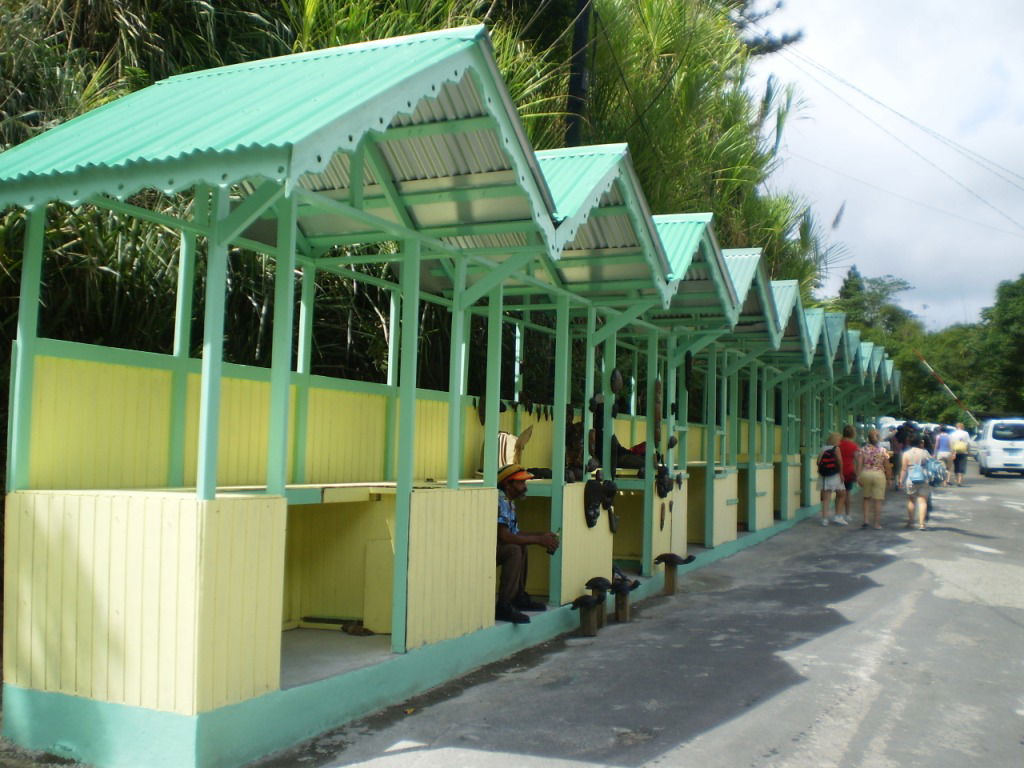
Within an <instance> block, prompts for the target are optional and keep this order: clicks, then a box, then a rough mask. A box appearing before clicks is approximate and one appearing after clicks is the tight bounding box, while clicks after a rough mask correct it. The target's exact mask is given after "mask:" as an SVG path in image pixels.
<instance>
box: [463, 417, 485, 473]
mask: <svg viewBox="0 0 1024 768" xmlns="http://www.w3.org/2000/svg"><path fill="white" fill-rule="evenodd" d="M462 424H463V429H462V476H463V477H477V472H478V471H479V470H480V469H481V458H482V456H483V454H482V453H481V450H480V449H481V446H482V445H483V442H484V428H483V425H482V424H481V423H480V417H479V416H478V415H477V412H476V408H474V407H472V406H466V407H465V409H464V410H463V413H462Z"/></svg>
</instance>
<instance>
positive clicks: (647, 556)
mask: <svg viewBox="0 0 1024 768" xmlns="http://www.w3.org/2000/svg"><path fill="white" fill-rule="evenodd" d="M657 388H658V334H657V333H656V332H655V331H650V332H649V333H648V334H647V393H646V395H647V440H646V442H647V446H646V450H645V451H644V494H643V513H644V529H643V552H642V557H643V560H642V562H641V565H640V567H641V573H642V575H644V576H647V577H649V576H651V573H652V568H653V567H654V451H655V450H656V449H657V448H658V444H657V441H656V440H655V437H654V436H655V433H656V432H657V431H658V428H659V427H660V425H659V424H658V423H657V421H656V420H655V416H656V414H655V413H654V401H655V399H656V398H657V396H658V394H657ZM662 403H663V404H664V400H663V401H662Z"/></svg>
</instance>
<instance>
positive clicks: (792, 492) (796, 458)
mask: <svg viewBox="0 0 1024 768" xmlns="http://www.w3.org/2000/svg"><path fill="white" fill-rule="evenodd" d="M801 469H802V467H801V466H800V454H793V455H792V456H790V457H789V466H788V468H787V470H788V472H789V499H790V501H789V504H790V506H789V508H790V510H791V511H794V512H795V511H796V510H798V509H800V507H801V506H803V505H802V504H801V503H800V502H801V499H802V494H803V491H802V490H801V483H800V472H801Z"/></svg>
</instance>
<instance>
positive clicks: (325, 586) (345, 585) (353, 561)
mask: <svg viewBox="0 0 1024 768" xmlns="http://www.w3.org/2000/svg"><path fill="white" fill-rule="evenodd" d="M394 514H395V501H394V496H383V497H381V496H374V497H373V498H372V499H371V500H367V501H358V502H349V503H339V504H312V505H308V506H293V507H289V509H288V533H287V538H288V545H287V553H288V554H287V568H286V577H285V578H286V585H285V590H286V593H287V594H288V595H289V601H290V604H291V609H290V612H289V614H287V615H286V616H285V621H286V622H287V621H299V620H300V619H301V618H302V617H303V616H317V617H322V618H337V619H358V618H362V617H363V615H364V605H363V595H364V592H365V578H366V567H365V559H366V544H367V542H369V541H375V540H380V539H390V537H391V534H390V532H389V527H388V521H389V520H393V518H394ZM387 598H388V605H387V606H386V610H387V611H389V612H390V610H391V596H390V594H388V595H387Z"/></svg>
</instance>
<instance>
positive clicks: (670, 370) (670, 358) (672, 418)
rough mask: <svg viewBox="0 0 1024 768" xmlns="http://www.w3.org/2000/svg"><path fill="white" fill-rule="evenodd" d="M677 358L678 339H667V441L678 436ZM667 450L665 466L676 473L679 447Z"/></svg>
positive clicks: (673, 337)
mask: <svg viewBox="0 0 1024 768" xmlns="http://www.w3.org/2000/svg"><path fill="white" fill-rule="evenodd" d="M675 356H676V337H675V336H669V337H668V338H667V339H665V360H666V363H665V413H664V414H662V415H663V416H664V417H665V439H666V440H671V439H672V436H673V435H675V434H676V414H675V413H674V410H673V409H674V408H675V407H676V405H677V398H678V394H677V391H676V381H677V380H678V376H679V366H677V365H676V364H675ZM667 445H668V443H666V448H665V466H666V467H668V470H669V472H675V470H676V468H677V466H678V464H677V462H676V457H677V456H678V455H679V451H678V446H677V447H676V448H669V447H667Z"/></svg>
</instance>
